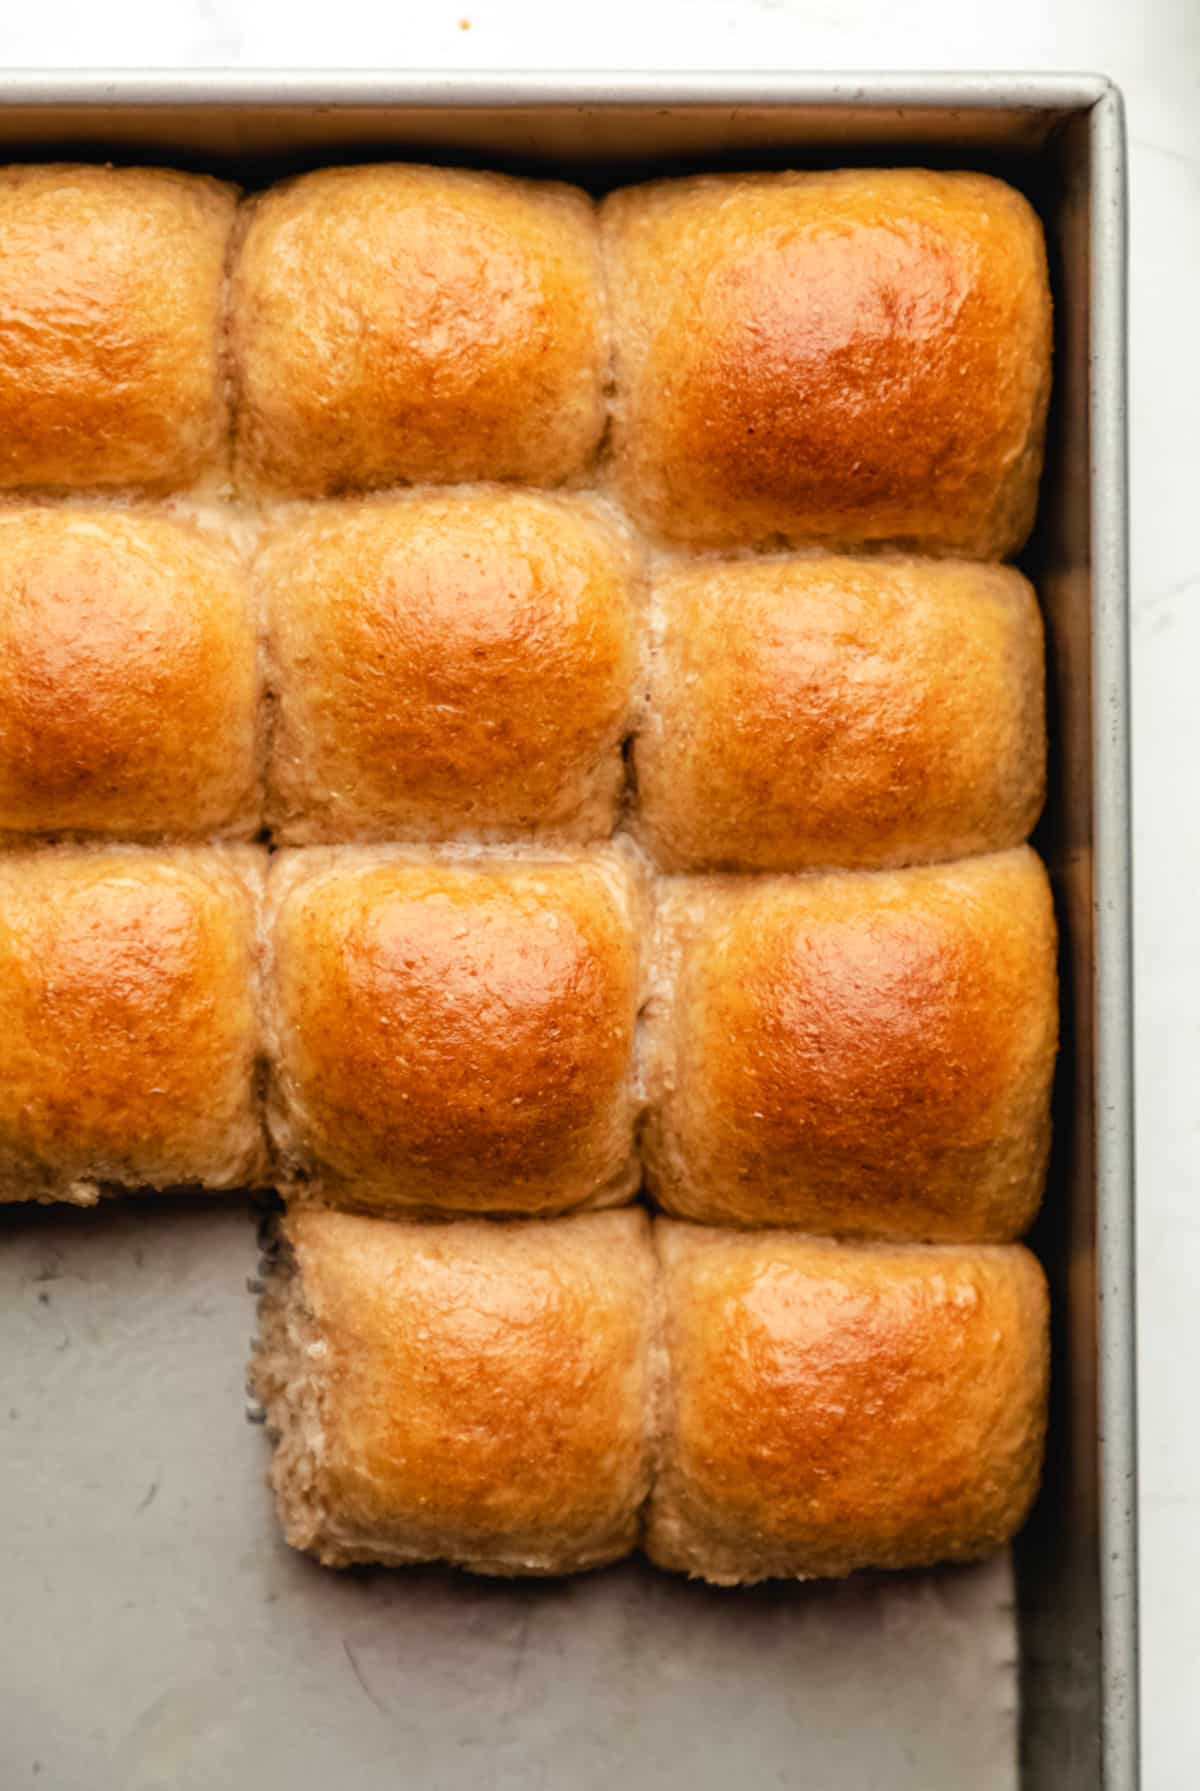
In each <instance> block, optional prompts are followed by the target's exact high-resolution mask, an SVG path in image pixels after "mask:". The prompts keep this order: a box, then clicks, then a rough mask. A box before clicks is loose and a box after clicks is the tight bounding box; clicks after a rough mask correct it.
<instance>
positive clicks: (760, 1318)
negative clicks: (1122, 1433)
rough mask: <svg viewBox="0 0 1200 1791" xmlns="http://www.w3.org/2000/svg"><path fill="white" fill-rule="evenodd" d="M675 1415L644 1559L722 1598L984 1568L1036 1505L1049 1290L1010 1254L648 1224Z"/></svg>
mask: <svg viewBox="0 0 1200 1791" xmlns="http://www.w3.org/2000/svg"><path fill="white" fill-rule="evenodd" d="M655 1232H656V1234H657V1235H656V1241H657V1244H658V1250H659V1255H660V1260H661V1263H662V1274H663V1294H664V1322H665V1327H666V1340H667V1350H668V1357H669V1363H670V1367H669V1377H668V1385H669V1394H668V1398H667V1408H668V1409H667V1417H666V1425H665V1439H664V1443H663V1449H662V1460H661V1464H660V1468H659V1474H658V1479H657V1481H656V1484H655V1488H654V1493H653V1497H652V1499H651V1504H650V1510H649V1523H648V1534H647V1539H646V1545H645V1546H646V1551H647V1553H648V1554H649V1556H650V1558H651V1560H653V1561H656V1562H657V1563H658V1564H659V1565H660V1566H661V1567H671V1568H676V1569H679V1570H680V1571H683V1572H686V1573H690V1574H693V1575H696V1576H698V1577H700V1578H702V1579H706V1580H712V1581H715V1582H716V1583H717V1584H718V1585H735V1584H738V1583H740V1582H744V1581H753V1580H762V1579H767V1578H774V1577H786V1578H789V1579H813V1578H820V1577H826V1576H829V1577H836V1576H839V1575H841V1574H846V1573H850V1572H852V1571H853V1570H854V1569H856V1568H860V1567H921V1566H926V1565H931V1564H933V1563H934V1562H937V1561H964V1560H972V1559H975V1558H977V1557H980V1556H983V1555H986V1554H988V1553H990V1552H991V1551H992V1550H994V1549H996V1548H998V1547H999V1546H1000V1545H1001V1544H1002V1543H1005V1542H1007V1541H1008V1539H1009V1538H1010V1537H1011V1536H1012V1535H1013V1533H1014V1532H1015V1531H1016V1530H1017V1529H1018V1528H1019V1527H1020V1525H1021V1523H1022V1522H1023V1520H1024V1518H1025V1515H1026V1512H1027V1511H1028V1509H1029V1506H1030V1504H1031V1503H1032V1500H1033V1496H1034V1494H1035V1492H1036V1490H1037V1483H1038V1476H1039V1473H1040V1470H1041V1458H1042V1439H1043V1435H1044V1432H1045V1423H1046V1385H1047V1373H1048V1348H1047V1302H1046V1284H1045V1279H1044V1277H1043V1275H1042V1272H1041V1269H1040V1268H1039V1267H1038V1265H1037V1262H1036V1261H1035V1260H1034V1258H1033V1257H1032V1256H1031V1255H1030V1254H1029V1252H1028V1251H1027V1250H1024V1249H1022V1248H1021V1247H1020V1245H1016V1246H1009V1247H1007V1248H997V1247H994V1246H993V1247H988V1246H986V1245H984V1246H978V1247H976V1248H974V1249H962V1248H958V1249H956V1248H952V1247H950V1246H940V1247H939V1246H933V1247H927V1248H921V1247H918V1246H908V1247H904V1246H896V1245H891V1246H883V1245H861V1244H860V1245H845V1244H834V1243H831V1242H828V1241H827V1240H825V1239H820V1238H811V1237H805V1236H802V1235H801V1234H800V1233H798V1232H766V1233H763V1232H758V1233H744V1232H742V1233H738V1232H727V1231H708V1230H704V1229H702V1228H699V1227H696V1226H691V1225H671V1224H664V1223H659V1224H658V1225H656V1227H655Z"/></svg>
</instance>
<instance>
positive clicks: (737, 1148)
mask: <svg viewBox="0 0 1200 1791" xmlns="http://www.w3.org/2000/svg"><path fill="white" fill-rule="evenodd" d="M655 960H656V961H655V966H654V972H653V982H654V995H653V999H652V1000H651V1002H650V1003H649V1006H648V1010H647V1015H646V1027H645V1036H644V1056H645V1073H646V1079H647V1092H648V1096H649V1102H650V1108H649V1114H648V1119H647V1128H646V1132H645V1136H644V1139H643V1148H644V1152H645V1158H646V1168H647V1176H648V1179H649V1182H650V1186H651V1189H652V1190H653V1192H654V1194H655V1197H656V1198H657V1200H658V1201H659V1202H660V1204H661V1205H662V1206H664V1207H665V1208H666V1209H667V1210H668V1211H669V1212H672V1213H676V1214H678V1215H680V1216H681V1217H683V1218H688V1219H699V1220H703V1221H707V1222H709V1223H713V1224H737V1225H794V1226H799V1227H800V1228H802V1229H803V1230H806V1231H816V1232H826V1233H830V1234H833V1235H835V1236H845V1237H855V1236H858V1237H880V1238H896V1239H906V1238H911V1239H931V1240H939V1239H946V1240H957V1239H962V1240H989V1241H990V1240H996V1241H1003V1240H1006V1239H1009V1238H1014V1237H1016V1236H1018V1235H1019V1234H1020V1233H1021V1232H1022V1231H1024V1230H1025V1228H1026V1227H1027V1226H1028V1224H1029V1223H1030V1221H1031V1220H1032V1218H1033V1216H1034V1213H1035V1212H1036V1210H1037V1206H1038V1202H1039V1200H1040V1198H1041V1193H1042V1187H1043V1183H1044V1181H1045V1174H1046V1160H1047V1154H1048V1150H1049V1142H1050V1084H1051V1078H1052V1075H1053V1069H1054V1057H1055V1051H1056V1047H1057V1037H1058V1007H1057V987H1056V974H1055V927H1054V912H1053V907H1052V904H1051V899H1050V888H1049V884H1048V882H1047V879H1046V875H1045V872H1044V871H1043V869H1042V866H1041V864H1040V863H1039V861H1038V859H1037V857H1036V856H1035V855H1034V853H1033V852H1031V851H1030V850H1029V849H1028V847H1021V848H1019V849H1017V850H1016V851H1013V852H1005V853H1000V854H997V855H996V856H994V857H989V858H973V859H965V860H962V861H960V862H957V863H954V864H950V865H938V866H929V867H921V868H918V869H915V870H907V871H858V872H854V871H848V872H843V873H841V874H830V875H824V876H806V877H778V878H769V877H764V878H754V879H753V880H751V879H747V878H737V877H728V878H719V877H714V878H691V879H688V878H683V879H679V880H678V881H675V882H672V883H669V884H668V885H667V886H666V888H665V890H664V894H663V899H662V902H661V908H660V914H659V922H658V936H657V941H656V945H655Z"/></svg>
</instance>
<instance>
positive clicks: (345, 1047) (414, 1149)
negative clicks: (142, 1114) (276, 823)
mask: <svg viewBox="0 0 1200 1791" xmlns="http://www.w3.org/2000/svg"><path fill="white" fill-rule="evenodd" d="M271 886H272V890H273V892H274V894H273V906H274V909H275V912H276V916H277V918H276V920H275V922H274V944H273V955H274V987H275V991H276V995H275V1001H276V1006H275V1031H276V1036H277V1042H276V1054H277V1065H278V1083H279V1090H278V1093H279V1103H278V1105H279V1107H280V1112H279V1116H278V1120H277V1132H278V1134H279V1136H280V1138H281V1142H282V1143H283V1146H284V1151H285V1154H287V1155H293V1156H294V1157H295V1158H296V1159H298V1160H299V1162H300V1163H301V1164H302V1165H304V1164H308V1165H311V1166H313V1167H314V1169H315V1171H316V1173H317V1175H318V1178H319V1185H320V1190H321V1192H322V1193H324V1194H325V1195H327V1196H328V1197H329V1198H332V1199H335V1200H338V1201H341V1202H342V1203H344V1204H350V1205H368V1206H374V1205H384V1206H386V1205H389V1204H399V1205H407V1206H410V1207H411V1206H419V1207H430V1208H434V1209H440V1208H451V1209H454V1208H457V1209H458V1210H471V1209H474V1210H476V1211H500V1212H504V1211H509V1212H536V1211H553V1210H555V1209H559V1210H561V1209H564V1208H566V1207H570V1206H574V1205H580V1204H583V1203H585V1202H589V1201H594V1200H601V1199H606V1198H612V1197H613V1196H614V1194H615V1195H616V1196H622V1195H627V1194H628V1193H629V1192H631V1191H632V1185H633V1184H634V1183H635V1182H636V1170H635V1168H634V1162H633V1149H632V1146H633V1138H632V1125H633V1120H632V1097H631V1091H630V1076H631V1051H632V1037H633V1021H634V1014H635V1010H636V1004H637V997H638V988H637V983H638V976H637V949H636V944H635V920H634V910H635V897H634V894H633V891H632V889H631V887H630V884H629V881H628V879H627V877H626V874H625V871H624V869H623V866H622V864H621V862H620V861H619V860H618V859H617V857H616V856H615V855H613V854H604V855H597V857H596V858H595V859H593V860H590V861H589V860H586V859H583V858H580V859H579V860H577V861H571V860H566V861H562V862H538V861H535V860H529V861H521V860H515V861H510V862H505V861H500V860H494V861H484V862H481V863H479V864H477V865H470V864H464V863H461V862H457V863H456V862H453V861H437V862H433V861H429V860H427V859H422V858H420V857H417V856H413V857H409V858H405V857H400V856H396V855H395V854H391V853H388V852H387V851H386V850H384V849H381V850H380V852H379V855H378V856H375V855H373V854H372V853H370V852H369V851H368V852H365V853H363V854H362V855H361V856H358V857H357V861H356V860H355V858H352V857H350V856H348V855H345V854H339V853H337V852H336V851H333V850H330V851H321V850H320V849H317V850H315V851H313V852H312V853H285V854H281V855H280V857H279V858H277V859H276V861H275V865H274V868H273V870H272V877H271Z"/></svg>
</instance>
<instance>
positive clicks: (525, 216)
mask: <svg viewBox="0 0 1200 1791" xmlns="http://www.w3.org/2000/svg"><path fill="white" fill-rule="evenodd" d="M600 292H601V287H600V261H599V247H598V241H597V233H596V224H595V212H594V207H593V205H592V202H591V200H590V199H588V198H587V196H586V195H585V194H584V193H582V192H580V191H579V190H578V189H576V188H574V187H568V186H561V185H559V184H558V183H557V182H550V181H534V180H514V179H511V178H509V177H507V176H505V175H500V174H479V173H474V172H470V171H468V170H465V169H461V168H425V167H404V166H399V165H388V166H379V167H362V168H323V169H321V170H320V171H319V172H318V173H315V174H305V175H301V176H300V178H299V179H297V180H290V181H285V182H284V183H283V184H282V185H280V186H276V187H272V188H271V189H270V190H269V191H268V192H267V193H264V194H263V195H262V196H261V197H260V198H258V199H256V200H254V201H253V203H252V207H251V212H250V218H249V223H248V227H247V229H246V232H245V236H244V239H243V241H242V245H241V252H240V254H239V256H238V258H237V263H236V266H235V271H234V279H233V301H232V303H233V308H232V331H233V345H234V353H235V357H236V362H237V369H238V378H239V384H240V404H239V410H238V431H237V465H238V470H239V477H240V481H241V484H242V486H243V487H244V488H248V489H250V490H252V491H259V492H276V493H292V494H293V495H296V496H306V497H319V496H323V495H326V494H330V493H336V492H339V491H346V490H361V489H363V488H365V487H369V486H379V485H390V484H395V483H400V482H404V481H409V482H418V481H421V480H429V481H431V482H436V483H439V484H445V483H449V482H453V481H455V480H462V479H527V480H530V481H531V482H533V483H534V484H541V485H554V484H557V483H559V481H561V480H563V479H566V478H568V477H570V476H571V475H572V474H574V473H578V472H579V471H580V469H581V468H582V467H583V466H584V465H585V464H586V463H587V461H588V460H589V459H590V457H591V455H592V452H593V450H594V449H595V447H596V444H597V442H598V441H599V439H600V434H601V431H602V429H603V427H604V420H605V401H604V384H605V380H606V378H607V361H608V357H607V346H606V331H605V325H604V316H603V310H602V305H601V297H600Z"/></svg>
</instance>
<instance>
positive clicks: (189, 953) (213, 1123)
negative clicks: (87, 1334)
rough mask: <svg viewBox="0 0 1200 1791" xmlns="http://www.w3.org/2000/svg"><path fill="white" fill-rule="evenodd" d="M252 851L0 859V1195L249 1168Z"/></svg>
mask: <svg viewBox="0 0 1200 1791" xmlns="http://www.w3.org/2000/svg"><path fill="white" fill-rule="evenodd" d="M260 858H261V854H259V853H257V852H255V851H254V850H253V848H251V847H241V848H237V847H235V848H227V849H226V850H224V851H221V850H216V849H192V850H186V849H178V850H176V851H173V852H170V853H153V852H149V851H138V850H137V849H136V848H131V847H124V848H121V847H115V846H114V847H111V848H110V847H94V848H90V849H89V848H73V847H54V848H42V849H40V850H29V851H15V852H9V853H6V854H4V855H3V857H0V1197H3V1198H6V1199H13V1198H16V1199H21V1198H31V1197H34V1196H36V1195H39V1194H43V1193H45V1194H56V1195H58V1196H59V1197H60V1198H61V1197H66V1198H71V1197H76V1198H85V1199H86V1198H87V1197H88V1194H87V1189H86V1186H85V1188H84V1190H83V1191H82V1192H76V1193H75V1194H74V1196H73V1194H72V1184H74V1183H83V1184H91V1183H95V1182H103V1181H115V1182H122V1183H127V1184H138V1183H148V1184H151V1185H153V1186H156V1187H163V1186H166V1185H168V1184H170V1183H174V1182H191V1181H196V1182H204V1183H206V1184H208V1185H209V1186H212V1187H235V1186H237V1185H238V1184H239V1183H240V1182H243V1181H245V1180H248V1179H250V1178H251V1177H253V1175H254V1174H255V1173H256V1172H257V1171H258V1170H259V1169H260V1168H261V1163H260V1156H261V1147H260V1134H259V1125H258V1119H257V1115H256V1112H255V1107H254V1087H253V1072H254V1061H255V1057H256V1055H257V1051H258V1046H259V1039H258V1025H257V1016H256V1011H255V980H256V978H255V972H256V966H255V942H256V931H257V928H256V901H257V886H258V883H259V879H260V868H259V866H260Z"/></svg>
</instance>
